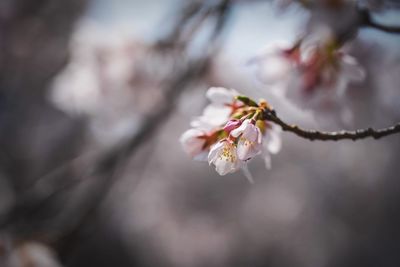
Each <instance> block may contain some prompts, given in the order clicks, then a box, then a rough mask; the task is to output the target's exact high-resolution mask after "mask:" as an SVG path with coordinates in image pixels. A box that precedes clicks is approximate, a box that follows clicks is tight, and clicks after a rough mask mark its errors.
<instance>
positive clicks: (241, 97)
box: [236, 95, 258, 107]
mask: <svg viewBox="0 0 400 267" xmlns="http://www.w3.org/2000/svg"><path fill="white" fill-rule="evenodd" d="M236 99H237V100H239V101H240V102H242V103H243V104H245V105H247V106H250V107H258V104H257V103H256V102H255V101H254V100H253V99H250V98H249V97H247V96H244V95H238V96H236Z"/></svg>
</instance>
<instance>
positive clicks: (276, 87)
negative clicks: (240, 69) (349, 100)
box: [251, 28, 365, 124]
mask: <svg viewBox="0 0 400 267" xmlns="http://www.w3.org/2000/svg"><path fill="white" fill-rule="evenodd" d="M251 63H252V64H255V67H256V75H257V76H258V77H259V78H260V81H262V82H263V83H265V85H266V86H267V87H268V88H269V89H271V90H272V91H273V92H274V93H277V94H278V95H284V96H286V97H287V98H288V100H290V101H291V102H292V103H294V104H295V105H296V106H298V107H299V108H301V109H305V110H306V109H309V110H312V111H314V112H315V114H316V115H317V117H319V119H321V120H323V116H326V115H328V116H332V117H333V116H336V117H337V119H335V120H336V121H337V122H343V123H344V124H350V123H351V122H352V115H351V114H350V111H349V109H347V107H346V99H345V98H346V91H347V89H348V87H349V85H351V84H352V83H357V82H358V83H360V82H362V81H363V80H364V78H365V71H364V69H363V68H362V67H361V66H360V65H359V63H358V62H357V61H356V59H355V58H354V57H352V56H350V55H349V54H347V53H346V52H345V51H344V50H343V49H340V48H339V46H338V45H337V43H336V41H335V39H334V37H333V36H332V35H331V34H329V30H327V29H326V28H321V29H320V30H319V31H317V32H315V33H313V34H311V35H309V36H307V37H305V38H303V39H301V40H300V41H299V42H298V43H296V44H294V45H292V46H288V45H287V44H282V43H276V44H274V45H271V46H269V47H268V48H267V49H266V50H265V52H263V53H261V54H260V55H259V56H257V57H256V58H254V59H253V60H252V61H251Z"/></svg>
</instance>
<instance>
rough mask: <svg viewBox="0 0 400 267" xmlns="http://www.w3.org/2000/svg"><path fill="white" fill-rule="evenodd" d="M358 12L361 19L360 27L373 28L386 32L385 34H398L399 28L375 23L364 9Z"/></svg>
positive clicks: (399, 32)
mask: <svg viewBox="0 0 400 267" xmlns="http://www.w3.org/2000/svg"><path fill="white" fill-rule="evenodd" d="M359 12H360V15H361V18H362V19H361V26H362V27H369V28H373V29H376V30H380V31H383V32H386V33H393V34H400V26H387V25H383V24H381V23H379V22H377V21H375V20H374V19H373V18H372V16H371V13H370V12H369V11H368V10H366V9H360V10H359Z"/></svg>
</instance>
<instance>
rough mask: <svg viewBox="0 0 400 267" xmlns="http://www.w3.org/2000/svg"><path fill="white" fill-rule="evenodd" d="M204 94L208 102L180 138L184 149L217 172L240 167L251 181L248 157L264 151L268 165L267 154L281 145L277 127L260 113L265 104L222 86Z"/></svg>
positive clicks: (232, 170) (235, 169) (231, 171)
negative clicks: (200, 114) (213, 166)
mask: <svg viewBox="0 0 400 267" xmlns="http://www.w3.org/2000/svg"><path fill="white" fill-rule="evenodd" d="M206 96H207V98H208V99H209V100H210V102H211V103H210V104H209V105H208V106H207V107H206V108H205V109H204V112H203V114H202V116H200V117H197V118H195V119H194V120H193V121H192V122H191V126H192V128H191V129H189V130H187V131H186V132H184V133H183V134H182V136H181V138H180V142H181V144H182V146H183V149H184V151H185V152H186V153H187V154H188V155H190V156H191V157H192V158H193V159H196V160H204V161H205V160H208V162H209V164H210V165H211V164H214V165H215V169H216V171H217V172H218V173H219V174H220V175H225V174H228V173H233V172H236V171H237V170H239V169H242V170H243V171H244V173H245V174H246V176H247V177H248V178H249V180H250V181H252V178H251V175H250V174H249V172H248V170H247V163H248V162H249V160H251V159H252V158H254V157H255V156H257V155H259V154H263V156H264V158H265V162H266V166H267V168H269V167H270V160H271V159H270V155H271V154H275V153H278V152H279V150H280V147H281V139H280V127H279V126H277V125H275V124H273V123H271V122H268V121H266V120H264V119H263V116H262V114H263V111H264V110H265V109H266V108H269V106H268V104H267V103H266V102H265V101H260V102H259V103H256V102H255V101H253V100H251V99H249V98H248V97H245V96H241V95H239V93H238V92H236V91H235V90H233V89H226V88H222V87H212V88H210V89H209V90H208V91H207V94H206Z"/></svg>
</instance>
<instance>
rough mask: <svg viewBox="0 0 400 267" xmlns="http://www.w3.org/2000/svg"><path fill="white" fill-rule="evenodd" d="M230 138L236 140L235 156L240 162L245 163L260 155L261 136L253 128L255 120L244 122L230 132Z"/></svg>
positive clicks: (259, 132) (255, 128)
mask: <svg viewBox="0 0 400 267" xmlns="http://www.w3.org/2000/svg"><path fill="white" fill-rule="evenodd" d="M231 136H233V137H235V138H238V144H237V154H238V157H239V159H240V160H243V161H246V160H249V159H251V158H253V157H254V156H256V155H258V154H260V153H261V148H262V134H261V131H260V129H259V128H258V127H257V126H255V120H252V119H246V120H244V121H243V123H242V124H241V125H240V126H239V127H238V128H236V129H235V130H233V131H232V132H231Z"/></svg>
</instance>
